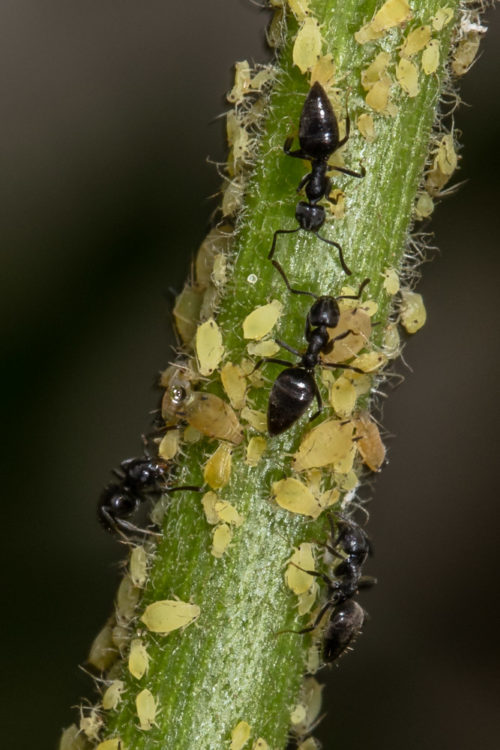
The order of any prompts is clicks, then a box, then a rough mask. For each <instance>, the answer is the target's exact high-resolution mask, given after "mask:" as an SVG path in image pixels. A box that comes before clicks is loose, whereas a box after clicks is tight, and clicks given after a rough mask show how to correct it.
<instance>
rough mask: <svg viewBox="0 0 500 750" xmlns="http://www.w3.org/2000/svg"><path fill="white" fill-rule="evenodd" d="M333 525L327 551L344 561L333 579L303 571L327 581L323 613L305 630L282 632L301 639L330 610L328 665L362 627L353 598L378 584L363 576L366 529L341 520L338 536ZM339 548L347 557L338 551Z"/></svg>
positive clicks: (361, 615)
mask: <svg viewBox="0 0 500 750" xmlns="http://www.w3.org/2000/svg"><path fill="white" fill-rule="evenodd" d="M330 524H331V529H332V530H331V540H330V543H327V544H326V545H325V547H326V548H327V549H328V551H329V552H331V553H332V554H333V555H334V556H335V557H341V558H342V562H341V563H339V564H338V565H337V566H336V567H335V568H334V571H333V576H334V577H333V578H330V577H329V576H327V575H326V573H319V572H317V571H315V570H304V572H305V573H308V574H309V575H312V576H317V577H318V578H322V579H323V580H324V581H325V583H326V584H327V586H328V592H329V597H328V600H327V601H326V602H325V604H324V605H323V607H322V608H321V609H320V611H319V613H318V615H317V616H316V619H315V620H314V622H313V623H312V625H309V626H308V627H307V628H303V629H302V630H293V631H282V632H293V633H297V634H298V635H303V634H305V633H310V632H311V631H312V630H315V629H316V628H317V627H318V625H319V623H320V622H321V620H322V619H323V616H324V615H325V613H326V612H327V611H328V610H331V612H330V617H329V620H328V624H327V626H326V628H325V631H324V633H323V639H324V640H323V659H324V660H325V662H326V663H328V664H329V663H331V662H333V661H335V659H338V657H339V656H341V655H342V654H343V653H344V652H345V651H346V650H347V649H348V648H349V646H350V645H351V643H352V642H353V641H354V640H355V638H356V637H357V636H358V635H359V633H360V632H361V628H362V627H363V623H364V621H365V611H364V610H363V608H362V607H361V606H360V605H359V604H358V603H357V602H355V601H353V596H354V595H355V594H356V593H357V592H358V590H359V589H360V588H369V587H370V586H373V585H374V584H375V583H376V582H377V581H376V579H375V578H372V577H370V576H363V575H362V574H361V566H362V565H363V563H364V562H365V560H366V558H367V557H368V555H369V554H370V552H371V544H370V541H369V539H368V536H367V535H366V533H365V532H364V531H363V529H361V528H360V526H358V524H356V523H355V522H354V521H351V520H344V519H340V521H338V522H337V527H338V534H337V535H335V529H334V525H333V521H332V518H331V517H330ZM338 547H340V549H341V551H342V552H343V553H344V554H345V555H346V557H344V556H343V555H342V554H341V553H340V552H338V551H337V548H338ZM295 567H297V568H298V567H299V566H298V565H296V566H295ZM299 570H303V568H299Z"/></svg>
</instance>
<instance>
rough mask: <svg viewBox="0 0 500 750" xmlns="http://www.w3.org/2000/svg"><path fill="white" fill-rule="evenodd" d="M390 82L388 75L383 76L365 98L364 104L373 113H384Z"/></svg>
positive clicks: (387, 102) (387, 101)
mask: <svg viewBox="0 0 500 750" xmlns="http://www.w3.org/2000/svg"><path fill="white" fill-rule="evenodd" d="M391 86H392V80H391V77H390V76H389V75H383V76H382V78H381V79H380V81H377V83H375V84H374V85H373V86H372V87H371V89H370V91H369V92H368V93H367V95H366V97H365V102H366V103H367V104H368V106H369V107H371V108H372V109H373V110H374V111H375V112H385V111H386V110H387V107H388V104H389V91H390V90H391Z"/></svg>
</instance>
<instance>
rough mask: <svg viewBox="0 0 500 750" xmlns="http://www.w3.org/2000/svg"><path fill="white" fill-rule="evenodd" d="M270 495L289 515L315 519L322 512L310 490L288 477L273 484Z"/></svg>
mask: <svg viewBox="0 0 500 750" xmlns="http://www.w3.org/2000/svg"><path fill="white" fill-rule="evenodd" d="M272 493H273V496H274V499H275V500H276V502H277V503H278V505H279V506H280V508H284V509H285V510H288V511H290V513H298V514H300V515H303V516H311V518H317V517H318V516H319V515H320V513H321V511H322V508H321V507H320V505H319V503H318V501H317V500H316V498H315V497H314V495H313V493H312V492H311V490H310V489H309V488H308V487H306V485H305V484H303V483H302V482H300V481H299V480H298V479H293V478H292V477H288V478H287V479H280V481H279V482H274V483H273V485H272Z"/></svg>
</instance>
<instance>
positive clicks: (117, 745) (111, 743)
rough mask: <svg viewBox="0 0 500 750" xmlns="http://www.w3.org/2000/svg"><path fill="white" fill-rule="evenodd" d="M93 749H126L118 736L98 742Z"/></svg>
mask: <svg viewBox="0 0 500 750" xmlns="http://www.w3.org/2000/svg"><path fill="white" fill-rule="evenodd" d="M95 750H126V748H125V745H124V744H123V740H121V739H120V738H119V737H113V738H112V739H110V740H104V742H100V743H99V744H98V745H97V747H96V748H95Z"/></svg>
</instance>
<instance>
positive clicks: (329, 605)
mask: <svg viewBox="0 0 500 750" xmlns="http://www.w3.org/2000/svg"><path fill="white" fill-rule="evenodd" d="M336 606H337V605H336V603H335V602H331V601H328V602H326V603H325V604H324V605H323V606H322V607H321V609H320V611H319V613H318V615H317V617H316V619H315V620H314V622H313V624H312V625H309V626H308V627H307V628H302V630H278V632H277V633H275V635H281V634H282V633H296V634H297V635H304V634H305V633H310V632H311V631H312V630H316V628H317V627H318V625H319V624H320V622H321V620H322V619H323V617H324V615H325V612H328V610H329V609H333V608H334V607H336Z"/></svg>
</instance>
